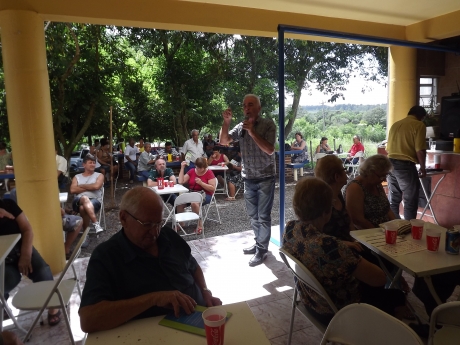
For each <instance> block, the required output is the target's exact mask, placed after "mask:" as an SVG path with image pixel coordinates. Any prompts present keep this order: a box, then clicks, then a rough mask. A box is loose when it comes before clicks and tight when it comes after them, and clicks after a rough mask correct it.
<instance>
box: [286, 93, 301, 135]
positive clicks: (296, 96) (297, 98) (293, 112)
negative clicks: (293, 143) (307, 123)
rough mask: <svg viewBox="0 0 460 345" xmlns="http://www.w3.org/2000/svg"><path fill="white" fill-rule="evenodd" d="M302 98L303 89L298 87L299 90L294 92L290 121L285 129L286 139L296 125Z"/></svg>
mask: <svg viewBox="0 0 460 345" xmlns="http://www.w3.org/2000/svg"><path fill="white" fill-rule="evenodd" d="M300 96H302V87H300V88H299V87H298V88H297V90H296V91H295V92H294V98H293V100H292V108H291V111H290V112H289V119H288V123H287V124H286V127H285V128H284V137H285V138H286V137H287V136H288V135H289V133H291V131H292V126H293V125H294V121H295V119H296V117H297V112H298V110H299V103H300Z"/></svg>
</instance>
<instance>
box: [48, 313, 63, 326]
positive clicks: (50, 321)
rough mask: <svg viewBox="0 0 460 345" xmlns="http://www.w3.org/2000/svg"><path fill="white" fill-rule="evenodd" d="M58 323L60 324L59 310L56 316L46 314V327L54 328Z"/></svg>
mask: <svg viewBox="0 0 460 345" xmlns="http://www.w3.org/2000/svg"><path fill="white" fill-rule="evenodd" d="M59 322H61V310H59V311H58V312H57V313H56V314H50V313H49V312H48V325H50V326H56V325H57V324H58V323H59Z"/></svg>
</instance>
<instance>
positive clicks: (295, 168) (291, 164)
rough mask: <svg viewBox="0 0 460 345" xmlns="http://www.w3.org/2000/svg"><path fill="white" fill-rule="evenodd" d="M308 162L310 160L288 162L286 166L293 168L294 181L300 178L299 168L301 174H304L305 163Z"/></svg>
mask: <svg viewBox="0 0 460 345" xmlns="http://www.w3.org/2000/svg"><path fill="white" fill-rule="evenodd" d="M308 163H310V161H304V162H302V163H289V164H286V168H291V169H293V171H294V181H297V180H298V178H297V169H299V170H300V176H303V167H304V166H305V164H308Z"/></svg>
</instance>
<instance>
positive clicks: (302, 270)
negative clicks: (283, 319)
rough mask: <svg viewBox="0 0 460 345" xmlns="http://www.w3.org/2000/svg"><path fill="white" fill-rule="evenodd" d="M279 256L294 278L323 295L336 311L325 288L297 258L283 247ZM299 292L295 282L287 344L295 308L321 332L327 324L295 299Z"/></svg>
mask: <svg viewBox="0 0 460 345" xmlns="http://www.w3.org/2000/svg"><path fill="white" fill-rule="evenodd" d="M279 251H280V256H281V259H283V261H284V263H285V264H286V266H287V267H288V268H289V269H290V270H291V273H292V274H293V275H294V277H295V278H297V279H298V280H299V282H301V283H303V284H305V285H306V286H307V287H308V288H309V289H311V290H313V291H315V292H316V293H317V294H318V295H320V296H321V297H323V298H324V299H325V300H326V301H327V303H328V304H329V306H330V307H331V309H332V311H333V312H334V313H337V307H336V306H335V304H334V302H332V300H331V298H330V297H329V295H328V293H327V292H326V290H324V288H323V286H322V285H321V284H320V283H319V281H318V280H317V279H316V278H315V276H314V275H313V274H312V273H311V272H310V271H309V270H308V268H306V267H305V266H304V265H303V264H302V263H301V262H300V261H299V260H297V259H296V258H295V257H294V256H292V255H291V254H290V253H288V252H287V251H286V250H284V249H283V248H280V250H279ZM298 294H299V291H298V288H297V284H296V286H295V289H294V296H293V298H292V310H291V324H290V326H289V336H288V342H287V343H288V345H290V344H291V338H292V329H293V327H294V317H295V310H296V308H297V309H298V310H299V311H300V312H301V313H302V314H303V315H304V316H305V317H306V318H307V319H308V320H310V321H311V323H312V324H314V325H315V326H316V328H318V330H319V331H321V333H324V332H325V331H326V328H327V325H326V324H324V323H322V322H320V321H319V320H318V319H316V317H315V316H313V314H311V313H310V312H309V311H308V310H307V308H305V306H304V305H303V303H302V301H298V300H297V295H298Z"/></svg>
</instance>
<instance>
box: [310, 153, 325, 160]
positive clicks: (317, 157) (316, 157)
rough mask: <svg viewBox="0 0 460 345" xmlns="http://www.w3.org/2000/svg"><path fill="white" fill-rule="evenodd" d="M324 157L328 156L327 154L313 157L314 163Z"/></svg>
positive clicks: (318, 154)
mask: <svg viewBox="0 0 460 345" xmlns="http://www.w3.org/2000/svg"><path fill="white" fill-rule="evenodd" d="M324 156H326V154H325V153H315V156H314V157H313V161H314V162H316V161H317V160H318V159H321V158H323V157H324Z"/></svg>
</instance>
